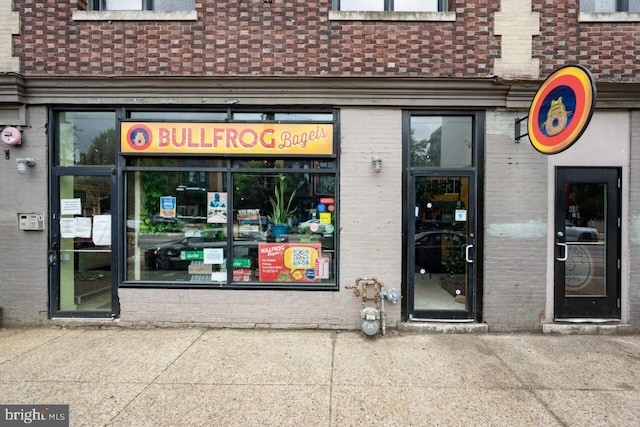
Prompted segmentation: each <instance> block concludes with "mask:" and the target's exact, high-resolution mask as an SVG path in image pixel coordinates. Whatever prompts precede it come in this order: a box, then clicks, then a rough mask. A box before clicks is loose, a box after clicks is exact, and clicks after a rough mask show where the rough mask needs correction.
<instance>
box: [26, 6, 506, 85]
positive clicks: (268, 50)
mask: <svg viewBox="0 0 640 427" xmlns="http://www.w3.org/2000/svg"><path fill="white" fill-rule="evenodd" d="M453 3H455V4H456V6H455V9H456V12H457V22H345V21H333V22H332V21H329V20H328V15H329V10H330V8H331V1H330V0H314V1H303V0H291V1H289V0H286V1H285V0H274V1H273V3H271V4H268V3H264V2H262V1H257V0H256V1H249V2H247V1H240V0H229V1H221V2H211V1H205V0H197V1H196V10H197V12H198V21H197V22H164V21H157V22H108V21H102V22H95V21H77V22H76V21H72V20H71V14H72V11H74V10H77V9H79V3H78V0H44V1H36V0H15V7H16V10H18V11H19V12H20V15H21V17H22V33H21V35H20V36H17V37H15V38H14V48H15V51H16V52H17V53H19V55H20V56H21V59H22V64H23V65H22V67H23V72H24V74H25V75H50V76H53V75H58V76H59V75H73V76H76V75H77V76H119V75H156V76H159V75H182V76H202V75H215V76H242V75H250V76H412V77H490V76H492V74H493V71H492V69H493V59H494V58H496V57H497V56H498V55H499V50H498V49H497V43H496V39H495V38H494V37H493V36H492V24H491V16H492V14H493V12H495V11H496V10H497V6H498V4H499V2H498V1H497V0H493V1H488V2H487V1H480V0H476V1H475V2H465V1H457V2H453ZM474 3H477V4H476V5H474ZM36 5H38V6H36ZM468 5H473V7H468Z"/></svg>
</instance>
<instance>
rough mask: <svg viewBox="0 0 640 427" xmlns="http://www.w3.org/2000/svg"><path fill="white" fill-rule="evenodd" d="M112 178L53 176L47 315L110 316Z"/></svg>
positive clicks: (112, 310)
mask: <svg viewBox="0 0 640 427" xmlns="http://www.w3.org/2000/svg"><path fill="white" fill-rule="evenodd" d="M112 180H113V178H112V175H111V174H109V175H102V174H84V175H59V176H57V177H54V182H55V185H54V189H53V190H54V193H53V194H57V197H54V198H53V199H52V217H51V243H50V245H51V247H50V252H49V263H50V266H51V288H52V289H51V314H52V316H54V317H55V316H73V317H112V316H114V315H115V307H116V300H115V294H116V293H115V292H114V289H115V279H116V278H115V277H114V276H115V274H113V273H114V270H115V269H112V266H113V265H115V263H114V262H113V260H114V257H113V251H112V229H113V227H112V215H111V213H112V212H113V211H114V209H113V208H112V197H111V194H112V186H113V182H112Z"/></svg>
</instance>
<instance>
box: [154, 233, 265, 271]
mask: <svg viewBox="0 0 640 427" xmlns="http://www.w3.org/2000/svg"><path fill="white" fill-rule="evenodd" d="M259 242H260V239H259V238H249V237H248V236H247V238H240V239H238V238H235V239H234V240H233V247H234V250H235V249H236V248H240V247H242V248H244V249H245V250H244V252H249V254H250V255H251V256H257V248H258V243H259ZM226 247H227V241H226V240H212V239H208V238H206V237H202V236H191V237H183V238H181V239H178V240H175V241H172V242H168V243H164V244H160V245H156V246H153V247H150V248H148V249H146V250H145V255H144V259H145V266H146V268H147V269H152V270H187V269H188V268H189V264H191V262H192V259H190V258H191V257H189V256H186V254H185V255H183V253H185V252H202V251H204V250H205V249H210V248H219V249H226ZM252 252H253V253H252ZM236 256H237V254H236ZM225 257H226V256H225Z"/></svg>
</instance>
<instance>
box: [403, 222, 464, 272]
mask: <svg viewBox="0 0 640 427" xmlns="http://www.w3.org/2000/svg"><path fill="white" fill-rule="evenodd" d="M454 241H459V242H461V244H454ZM465 242H466V236H465V235H464V234H462V233H458V232H455V231H450V230H432V231H424V232H421V233H418V234H416V236H415V244H414V247H415V266H416V268H423V269H425V270H426V271H427V272H428V273H449V272H450V271H447V265H446V263H444V262H443V258H446V257H447V256H448V257H449V258H451V259H453V258H456V259H459V260H462V245H464V243H465ZM450 268H451V266H450Z"/></svg>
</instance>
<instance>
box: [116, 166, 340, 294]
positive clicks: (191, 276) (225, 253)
mask: <svg viewBox="0 0 640 427" xmlns="http://www.w3.org/2000/svg"><path fill="white" fill-rule="evenodd" d="M207 162H208V163H209V165H208V167H205V164H206V163H207ZM223 165H224V167H221V166H223ZM132 166H134V167H135V166H144V169H145V170H131V171H130V172H128V173H127V239H128V245H127V277H126V279H127V281H130V282H135V281H144V282H164V283H165V284H167V283H171V284H172V285H177V286H192V285H195V286H197V285H216V286H225V285H227V284H232V285H233V286H234V287H239V286H240V287H243V286H248V287H251V286H253V287H256V286H257V287H264V286H265V285H268V286H269V287H274V286H288V287H290V286H293V287H318V286H321V287H325V288H326V286H327V285H328V284H333V283H335V266H336V260H335V257H334V248H335V238H336V233H335V230H336V209H335V207H336V203H335V182H336V181H335V178H336V177H335V164H334V162H333V161H317V160H313V161H311V160H299V161H296V160H287V161H284V160H277V161H276V160H264V159H260V160H238V161H235V162H231V161H230V162H229V163H228V164H227V161H224V160H213V161H208V160H193V159H184V160H183V159H166V160H165V159H158V158H146V159H140V160H135V161H133V162H132ZM150 167H151V168H153V169H154V170H146V169H148V168H150ZM132 169H134V168H132ZM228 183H230V186H229V185H228ZM229 254H232V256H229Z"/></svg>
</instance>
